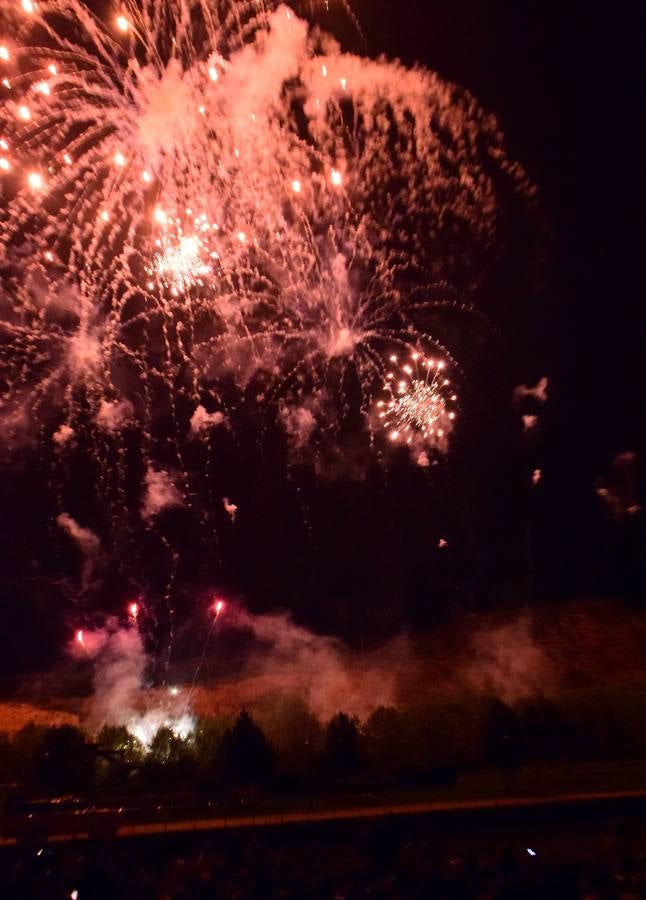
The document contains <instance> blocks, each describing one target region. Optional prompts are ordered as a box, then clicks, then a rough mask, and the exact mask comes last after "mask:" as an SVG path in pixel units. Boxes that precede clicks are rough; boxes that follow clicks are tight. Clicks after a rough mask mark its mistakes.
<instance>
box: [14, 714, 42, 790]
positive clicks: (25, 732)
mask: <svg viewBox="0 0 646 900" xmlns="http://www.w3.org/2000/svg"><path fill="white" fill-rule="evenodd" d="M48 731H49V729H48V728H47V727H46V726H45V725H35V724H34V723H33V722H29V723H28V724H27V725H25V726H24V728H21V729H20V731H18V732H17V733H16V734H15V735H14V736H13V740H12V741H11V755H12V758H13V764H12V772H13V774H12V777H13V778H15V779H16V780H17V781H24V782H25V783H27V784H28V783H31V782H32V781H33V780H34V778H35V773H36V758H37V755H38V750H39V748H40V746H41V744H42V742H43V740H44V738H45V735H46V734H47V733H48Z"/></svg>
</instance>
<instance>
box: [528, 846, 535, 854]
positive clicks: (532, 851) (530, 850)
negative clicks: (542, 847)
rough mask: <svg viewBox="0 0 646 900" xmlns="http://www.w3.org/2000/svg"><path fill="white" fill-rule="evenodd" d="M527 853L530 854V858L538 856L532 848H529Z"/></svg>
mask: <svg viewBox="0 0 646 900" xmlns="http://www.w3.org/2000/svg"><path fill="white" fill-rule="evenodd" d="M527 852H528V853H529V855H530V856H536V851H535V850H532V848H531V847H528V848H527Z"/></svg>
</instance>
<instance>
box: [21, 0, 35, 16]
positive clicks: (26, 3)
mask: <svg viewBox="0 0 646 900" xmlns="http://www.w3.org/2000/svg"><path fill="white" fill-rule="evenodd" d="M22 8H23V9H24V11H25V12H26V13H27V14H28V15H31V13H33V11H34V4H33V3H32V0H22Z"/></svg>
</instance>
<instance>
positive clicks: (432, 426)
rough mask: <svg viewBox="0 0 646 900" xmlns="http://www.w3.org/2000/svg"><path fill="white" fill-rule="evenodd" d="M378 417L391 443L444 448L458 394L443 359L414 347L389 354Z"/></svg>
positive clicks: (451, 425) (451, 424)
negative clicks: (388, 364)
mask: <svg viewBox="0 0 646 900" xmlns="http://www.w3.org/2000/svg"><path fill="white" fill-rule="evenodd" d="M389 363H390V369H389V371H388V372H387V373H386V378H385V383H384V396H383V397H382V399H380V400H378V401H377V404H376V408H377V417H378V419H379V421H380V423H381V425H382V427H383V429H384V431H385V433H386V435H387V437H388V439H389V440H390V441H391V442H393V443H405V444H407V445H409V446H411V445H415V446H416V447H420V446H422V445H423V446H424V447H428V448H432V449H438V448H439V449H443V448H444V447H445V445H446V440H447V437H448V435H449V434H450V432H451V430H452V428H453V423H454V421H455V418H456V407H457V401H458V397H457V394H456V393H455V392H454V388H453V385H452V384H451V379H450V378H449V377H448V376H447V371H446V365H445V363H444V361H443V360H441V359H435V358H433V357H427V356H424V355H423V354H421V353H419V352H418V351H416V350H414V351H412V352H411V353H409V354H407V355H405V356H400V355H397V354H392V355H391V356H390V357H389Z"/></svg>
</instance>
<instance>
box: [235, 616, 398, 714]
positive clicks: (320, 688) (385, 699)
mask: <svg viewBox="0 0 646 900" xmlns="http://www.w3.org/2000/svg"><path fill="white" fill-rule="evenodd" d="M225 623H226V625H227V626H228V627H232V628H235V629H244V630H248V631H250V632H251V633H252V634H253V636H254V637H255V639H256V640H257V642H258V645H259V648H258V651H257V652H256V653H254V654H253V656H252V658H251V659H250V661H249V665H248V667H247V674H248V676H249V677H253V678H254V679H255V680H256V682H259V681H263V680H264V681H265V682H266V684H267V685H268V684H269V683H271V684H273V685H280V693H283V694H291V695H299V696H300V697H301V698H302V699H303V700H304V701H305V702H306V703H307V705H308V706H309V708H310V709H311V710H312V712H313V713H314V714H315V715H316V716H317V717H318V718H319V719H320V720H321V721H326V720H327V719H329V718H330V717H331V716H333V715H334V714H335V713H337V712H338V711H339V710H343V711H345V712H347V713H350V714H352V715H356V716H359V717H360V718H365V717H367V716H368V715H370V713H371V712H372V711H373V710H374V709H376V708H377V707H379V706H388V705H391V704H392V703H393V702H394V701H395V676H394V673H392V672H391V671H390V669H389V666H388V665H387V664H386V661H385V660H384V659H383V658H381V659H377V658H371V657H364V658H362V659H359V658H358V657H357V656H356V655H355V654H352V653H351V652H350V651H349V650H348V649H347V648H346V647H345V646H344V644H343V643H342V642H341V641H339V640H338V639H336V638H334V637H329V636H325V635H318V634H314V633H313V632H311V631H308V630H307V629H305V628H302V627H301V626H299V625H296V624H295V623H294V622H293V621H292V620H291V619H290V618H289V616H288V615H286V614H283V613H271V614H266V615H254V614H252V613H250V612H248V611H247V610H245V609H242V608H237V609H233V608H231V607H229V608H228V609H227V613H226V619H225ZM400 649H401V648H400Z"/></svg>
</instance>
